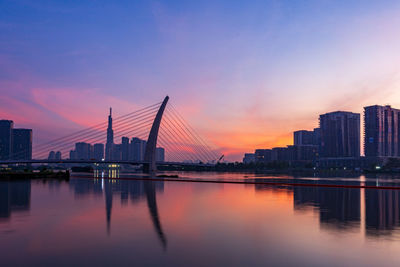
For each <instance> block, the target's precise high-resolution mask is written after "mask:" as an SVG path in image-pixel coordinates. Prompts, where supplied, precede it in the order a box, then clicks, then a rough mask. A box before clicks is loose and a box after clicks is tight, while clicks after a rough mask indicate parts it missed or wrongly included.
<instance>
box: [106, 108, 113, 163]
mask: <svg viewBox="0 0 400 267" xmlns="http://www.w3.org/2000/svg"><path fill="white" fill-rule="evenodd" d="M113 148H114V131H113V128H112V109H111V108H110V115H108V127H107V142H106V160H111V159H113Z"/></svg>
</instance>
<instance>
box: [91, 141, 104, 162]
mask: <svg viewBox="0 0 400 267" xmlns="http://www.w3.org/2000/svg"><path fill="white" fill-rule="evenodd" d="M93 157H94V158H95V159H96V160H102V159H104V144H94V146H93Z"/></svg>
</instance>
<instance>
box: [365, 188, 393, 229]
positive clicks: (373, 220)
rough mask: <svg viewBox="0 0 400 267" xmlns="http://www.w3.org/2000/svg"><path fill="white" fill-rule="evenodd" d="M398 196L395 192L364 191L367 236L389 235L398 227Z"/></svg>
mask: <svg viewBox="0 0 400 267" xmlns="http://www.w3.org/2000/svg"><path fill="white" fill-rule="evenodd" d="M399 195H400V191H397V190H372V189H366V190H365V205H366V210H367V213H366V216H365V223H366V230H367V231H366V233H367V234H368V235H381V234H390V233H391V232H392V231H393V230H394V229H396V228H398V227H399V226H400V215H399V214H400V207H399V201H400V196H399Z"/></svg>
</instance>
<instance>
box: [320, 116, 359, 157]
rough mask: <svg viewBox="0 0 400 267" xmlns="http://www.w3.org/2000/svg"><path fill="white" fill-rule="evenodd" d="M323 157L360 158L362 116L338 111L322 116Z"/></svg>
mask: <svg viewBox="0 0 400 267" xmlns="http://www.w3.org/2000/svg"><path fill="white" fill-rule="evenodd" d="M319 120H320V128H321V156H322V157H328V158H332V157H359V156H360V114H358V113H352V112H344V111H336V112H331V113H326V114H323V115H320V117H319Z"/></svg>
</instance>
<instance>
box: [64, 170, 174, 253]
mask: <svg viewBox="0 0 400 267" xmlns="http://www.w3.org/2000/svg"><path fill="white" fill-rule="evenodd" d="M100 175H101V173H100ZM111 175H113V174H111ZM117 176H118V175H117ZM114 178H115V177H114ZM116 178H118V177H116ZM70 188H72V189H73V191H74V193H75V194H76V195H77V196H78V197H84V196H86V195H91V194H96V195H102V194H103V192H104V198H105V208H106V222H107V233H108V234H109V235H110V233H111V217H112V206H113V196H114V195H119V196H120V199H121V204H123V205H125V204H127V202H128V200H129V199H130V200H131V202H132V203H135V202H138V201H140V200H142V199H144V198H145V199H146V201H147V206H148V209H149V214H150V218H151V221H152V223H153V225H154V229H155V231H156V233H157V236H158V238H159V240H160V242H161V245H162V246H163V248H164V249H166V246H167V239H166V236H165V234H164V232H163V229H162V226H161V221H160V216H159V214H158V208H157V199H156V193H157V192H160V193H162V192H163V191H164V182H162V181H157V182H154V181H146V180H128V179H127V180H124V179H109V178H95V179H71V181H70Z"/></svg>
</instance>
